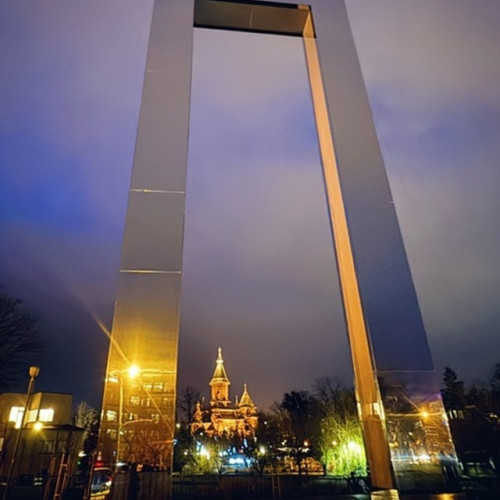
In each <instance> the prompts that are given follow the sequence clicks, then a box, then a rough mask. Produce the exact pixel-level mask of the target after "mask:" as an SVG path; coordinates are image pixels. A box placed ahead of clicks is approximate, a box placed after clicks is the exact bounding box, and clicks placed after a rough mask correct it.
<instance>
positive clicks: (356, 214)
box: [100, 0, 455, 489]
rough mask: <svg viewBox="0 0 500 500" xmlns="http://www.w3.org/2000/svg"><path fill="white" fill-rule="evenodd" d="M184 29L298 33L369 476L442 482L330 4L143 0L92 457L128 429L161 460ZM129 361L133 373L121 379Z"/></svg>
mask: <svg viewBox="0 0 500 500" xmlns="http://www.w3.org/2000/svg"><path fill="white" fill-rule="evenodd" d="M193 27H204V28H213V29H228V30H241V31H252V32H260V33H274V34H280V35H289V36H301V37H302V38H303V40H304V51H305V56H306V63H307V67H308V73H309V78H310V85H311V94H312V100H313V107H314V112H315V117H316V123H317V129H318V144H319V148H320V151H321V158H322V165H323V172H324V179H325V187H326V192H327V202H328V210H329V215H330V220H331V225H332V228H333V235H334V243H335V254H336V259H337V266H338V269H339V276H340V281H341V290H342V296H343V301H344V311H345V317H346V323H347V329H348V334H349V342H350V346H351V352H352V359H353V365H354V372H355V383H356V392H357V397H358V402H359V413H360V418H361V422H362V425H363V433H364V439H365V445H366V451H367V456H368V461H369V464H370V470H371V475H372V482H373V484H374V485H375V486H376V487H379V488H392V487H394V486H395V485H397V486H398V487H400V488H402V489H415V486H416V487H419V484H415V481H416V479H415V478H416V475H415V471H418V470H423V469H425V471H426V473H427V477H431V478H432V479H431V480H430V483H432V486H433V487H436V486H439V485H443V484H444V483H443V481H444V478H443V476H442V474H441V471H442V467H441V463H442V458H443V457H446V458H447V459H448V460H449V461H450V463H451V464H452V465H453V463H454V460H455V454H454V449H453V444H452V442H451V438H450V433H449V430H448V425H447V421H446V415H445V413H444V410H443V406H442V402H441V399H440V395H439V387H438V385H437V383H436V378H435V375H434V372H433V367H432V360H431V355H430V351H429V347H428V343H427V338H426V334H425V330H424V326H423V322H422V318H421V314H420V310H419V306H418V300H417V296H416V292H415V288H414V285H413V281H412V277H411V273H410V269H409V266H408V262H407V258H406V254H405V250H404V245H403V240H402V237H401V233H400V230H399V225H398V221H397V216H396V212H395V208H394V204H393V200H392V195H391V192H390V187H389V182H388V179H387V175H386V172H385V167H384V163H383V159H382V155H381V152H380V148H379V145H378V141H377V136H376V131H375V127H374V124H373V120H372V116H371V111H370V106H369V102H368V98H367V95H366V90H365V87H364V82H363V78H362V74H361V69H360V67H359V62H358V58H357V54H356V49H355V45H354V41H353V38H352V34H351V30H350V26H349V20H348V15H347V11H346V8H345V5H344V2H343V1H342V0H311V1H310V3H309V4H308V5H297V4H290V3H286V2H281V1H274V2H267V1H259V2H256V1H238V2H235V1H229V0H155V3H154V9H153V17H152V23H151V33H150V41H149V47H148V56H147V63H146V74H145V79H144V90H143V97H142V104H141V112H140V120H139V127H138V133H137V141H136V150H135V158H134V166H133V173H132V180H131V187H130V195H129V204H128V210H127V219H126V229H125V235H124V241H123V247H122V258H121V267H120V278H119V289H118V295H117V300H116V305H115V313H114V319H113V328H112V341H111V345H110V351H109V356H108V366H107V374H106V383H105V390H104V397H103V410H102V418H101V431H100V448H101V451H102V453H103V456H104V457H105V458H106V459H108V460H111V459H114V460H122V459H123V460H128V459H130V458H131V457H132V458H135V452H134V445H133V444H132V442H131V441H130V440H129V441H127V440H126V436H127V434H128V433H129V431H130V430H134V433H133V434H134V435H135V437H136V440H140V436H141V432H142V431H144V435H146V434H147V435H148V436H155V437H154V439H153V441H154V445H155V446H157V448H158V454H159V456H160V457H161V460H162V465H163V466H164V467H166V468H171V465H172V464H171V460H172V442H173V441H172V440H173V433H174V407H175V390H176V372H177V339H178V330H179V317H180V289H181V273H182V244H183V227H184V206H185V190H186V185H185V184H186V166H187V149H188V124H189V103H190V81H191V64H192V43H193ZM130 365H135V366H138V367H139V372H138V376H136V377H134V378H133V379H132V378H130V377H129V376H128V374H127V373H128V372H127V370H128V367H129V366H130ZM145 402H148V403H147V404H148V405H151V407H152V408H153V409H154V411H151V409H150V407H149V406H147V414H148V415H153V417H148V418H149V421H148V419H145V418H141V415H142V413H144V408H145V404H146V403H145ZM424 415H425V417H424ZM429 416H430V417H429ZM429 418H430V420H426V419H429ZM409 436H416V437H413V438H411V439H409ZM148 439H150V438H148ZM125 441H127V442H125ZM422 443H424V444H422ZM395 480H396V483H395V482H394V481H395ZM421 486H422V485H421ZM424 486H425V485H424ZM427 486H429V485H427Z"/></svg>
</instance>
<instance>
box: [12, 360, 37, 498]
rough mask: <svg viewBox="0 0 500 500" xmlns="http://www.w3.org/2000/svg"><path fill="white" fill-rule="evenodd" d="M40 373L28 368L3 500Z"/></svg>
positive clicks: (34, 367) (32, 367) (33, 368)
mask: <svg viewBox="0 0 500 500" xmlns="http://www.w3.org/2000/svg"><path fill="white" fill-rule="evenodd" d="M39 373H40V368H39V367H38V366H30V369H29V376H30V381H29V384H28V390H27V391H26V400H25V402H24V411H23V416H22V417H21V425H20V427H19V430H18V432H17V434H16V440H15V441H14V448H13V450H12V458H11V459H10V465H9V473H8V474H7V483H6V485H5V489H4V490H3V500H6V499H7V498H8V493H9V489H10V486H11V483H12V475H13V473H14V465H15V463H16V458H17V451H18V449H19V443H20V442H21V434H22V432H23V428H24V423H25V422H26V415H27V413H28V410H29V402H30V398H31V393H32V392H33V387H34V385H35V378H36V377H38V374H39Z"/></svg>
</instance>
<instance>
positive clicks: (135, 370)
mask: <svg viewBox="0 0 500 500" xmlns="http://www.w3.org/2000/svg"><path fill="white" fill-rule="evenodd" d="M115 372H116V373H118V377H117V378H118V383H119V384H120V385H119V399H118V436H117V437H116V467H117V470H118V463H119V462H120V455H121V434H122V431H123V399H124V390H123V374H124V373H128V376H129V377H130V378H131V379H132V378H134V377H136V376H137V375H138V374H139V373H140V372H141V370H140V368H139V367H138V366H136V365H132V366H129V367H128V368H127V369H125V370H113V372H111V373H115Z"/></svg>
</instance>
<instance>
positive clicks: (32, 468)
mask: <svg viewBox="0 0 500 500" xmlns="http://www.w3.org/2000/svg"><path fill="white" fill-rule="evenodd" d="M72 402H73V397H72V395H71V394H64V393H52V392H37V393H35V394H32V395H31V397H30V399H29V402H28V412H27V414H26V418H25V419H24V426H23V428H21V425H22V423H23V414H24V412H25V404H26V394H17V393H5V394H0V475H2V476H4V477H7V475H8V473H9V467H10V465H11V463H12V459H13V454H14V448H15V441H16V439H17V437H18V434H19V433H21V434H20V436H19V446H18V449H17V453H16V456H15V457H14V458H15V459H14V462H13V469H12V480H13V483H14V484H16V481H17V479H16V478H17V477H19V476H23V477H24V478H25V480H26V479H27V480H29V481H31V483H29V482H28V484H26V485H27V486H29V485H34V484H36V481H43V482H44V483H46V485H47V489H50V488H51V483H54V484H55V482H56V480H57V479H58V478H62V477H69V476H70V475H71V474H72V473H73V471H74V467H75V464H76V456H77V454H78V452H79V451H80V450H81V449H82V441H83V434H84V430H83V429H81V428H79V427H75V426H74V425H72V413H71V406H72ZM54 484H52V486H54Z"/></svg>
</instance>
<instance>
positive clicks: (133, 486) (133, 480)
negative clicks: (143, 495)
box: [127, 463, 141, 500]
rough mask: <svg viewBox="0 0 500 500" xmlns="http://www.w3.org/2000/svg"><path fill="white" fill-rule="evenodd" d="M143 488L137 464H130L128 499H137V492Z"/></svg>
mask: <svg viewBox="0 0 500 500" xmlns="http://www.w3.org/2000/svg"><path fill="white" fill-rule="evenodd" d="M140 489H141V478H140V477H139V473H138V472H137V464H136V463H133V464H131V466H130V469H129V473H128V496H127V499H128V500H136V499H137V494H138V493H139V490H140Z"/></svg>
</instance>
